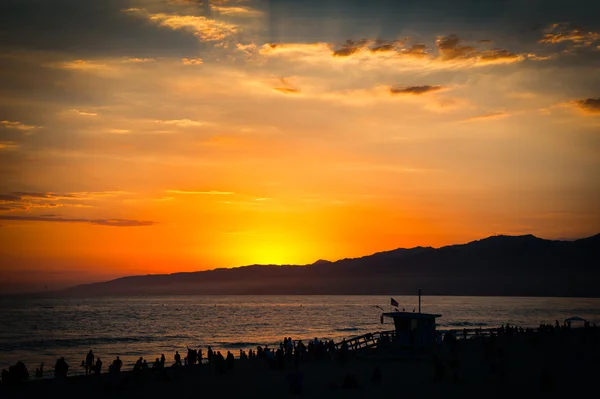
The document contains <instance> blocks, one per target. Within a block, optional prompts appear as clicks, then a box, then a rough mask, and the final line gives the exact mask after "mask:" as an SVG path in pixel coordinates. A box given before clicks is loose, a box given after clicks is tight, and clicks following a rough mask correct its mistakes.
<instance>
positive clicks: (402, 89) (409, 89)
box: [390, 85, 442, 95]
mask: <svg viewBox="0 0 600 399" xmlns="http://www.w3.org/2000/svg"><path fill="white" fill-rule="evenodd" d="M439 90H442V86H430V85H424V86H392V87H390V93H391V94H415V95H421V94H425V93H432V92H436V91H439Z"/></svg>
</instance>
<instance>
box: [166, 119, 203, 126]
mask: <svg viewBox="0 0 600 399" xmlns="http://www.w3.org/2000/svg"><path fill="white" fill-rule="evenodd" d="M155 122H156V123H160V124H163V125H172V126H177V127H200V126H205V125H208V123H207V122H202V121H193V120H191V119H172V120H156V121H155Z"/></svg>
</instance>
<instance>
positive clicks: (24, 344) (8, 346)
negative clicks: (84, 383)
mask: <svg viewBox="0 0 600 399" xmlns="http://www.w3.org/2000/svg"><path fill="white" fill-rule="evenodd" d="M183 339H189V337H187V336H178V335H171V336H160V335H158V336H155V335H142V336H135V337H89V338H63V339H46V340H44V339H41V340H28V341H20V342H19V341H16V342H15V341H5V342H1V343H0V348H2V349H1V350H0V352H3V351H11V350H15V349H17V350H19V349H21V350H23V349H36V350H41V349H49V348H77V347H86V348H87V347H94V346H100V345H106V344H108V345H110V344H122V343H150V342H160V341H169V340H183Z"/></svg>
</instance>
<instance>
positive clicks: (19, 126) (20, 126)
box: [0, 121, 39, 130]
mask: <svg viewBox="0 0 600 399" xmlns="http://www.w3.org/2000/svg"><path fill="white" fill-rule="evenodd" d="M0 124H2V126H4V128H6V129H16V130H33V129H36V128H38V127H39V126H34V125H26V124H24V123H22V122H18V121H0Z"/></svg>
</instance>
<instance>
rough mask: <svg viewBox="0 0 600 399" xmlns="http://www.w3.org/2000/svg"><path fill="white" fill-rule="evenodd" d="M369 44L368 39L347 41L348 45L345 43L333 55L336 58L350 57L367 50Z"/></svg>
mask: <svg viewBox="0 0 600 399" xmlns="http://www.w3.org/2000/svg"><path fill="white" fill-rule="evenodd" d="M367 43H368V42H367V40H366V39H363V40H359V41H353V40H346V43H344V44H343V45H342V46H341V47H339V48H337V49H334V50H333V53H332V55H333V56H334V57H348V56H350V55H352V54H354V53H356V52H357V51H360V50H362V49H363V48H365V47H366V45H367Z"/></svg>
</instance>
